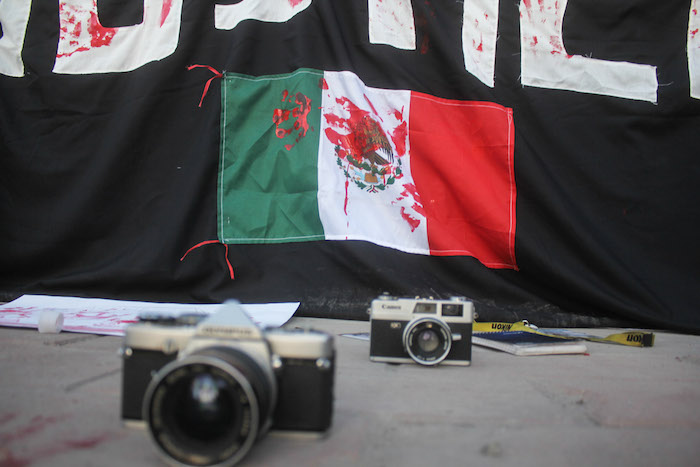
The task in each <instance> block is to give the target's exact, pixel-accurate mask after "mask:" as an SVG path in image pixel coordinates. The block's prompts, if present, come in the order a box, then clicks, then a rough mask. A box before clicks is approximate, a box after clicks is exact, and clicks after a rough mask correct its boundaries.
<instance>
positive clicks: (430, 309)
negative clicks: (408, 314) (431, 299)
mask: <svg viewBox="0 0 700 467" xmlns="http://www.w3.org/2000/svg"><path fill="white" fill-rule="evenodd" d="M413 312H414V313H425V314H431V315H435V314H437V304H436V303H421V302H418V303H416V307H415V308H414V309H413Z"/></svg>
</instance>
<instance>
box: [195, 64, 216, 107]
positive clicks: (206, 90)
mask: <svg viewBox="0 0 700 467" xmlns="http://www.w3.org/2000/svg"><path fill="white" fill-rule="evenodd" d="M195 68H206V69H208V70H209V71H211V72H212V73H214V76H212V77H211V78H209V80H208V81H207V83H206V84H205V85H204V92H202V98H201V99H200V100H199V106H198V107H201V106H202V102H204V96H206V95H207V92H209V86H210V85H211V82H212V81H214V80H215V79H216V78H222V77H223V76H224V74H223V73H222V72H220V71H218V70H217V69H215V68H214V67H211V66H209V65H190V66H188V67H187V71H190V70H193V69H195Z"/></svg>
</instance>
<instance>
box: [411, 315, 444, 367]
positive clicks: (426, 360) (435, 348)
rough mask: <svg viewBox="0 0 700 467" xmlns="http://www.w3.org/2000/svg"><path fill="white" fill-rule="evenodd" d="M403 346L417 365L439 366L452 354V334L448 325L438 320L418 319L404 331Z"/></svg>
mask: <svg viewBox="0 0 700 467" xmlns="http://www.w3.org/2000/svg"><path fill="white" fill-rule="evenodd" d="M403 346H404V350H405V351H406V352H407V353H408V354H409V355H410V356H411V358H412V359H413V360H414V361H415V362H416V363H419V364H421V365H437V364H438V363H440V362H441V361H443V360H444V359H445V358H446V357H447V355H448V354H449V353H450V349H451V347H452V334H451V332H450V328H449V326H448V325H447V323H445V322H443V321H441V320H439V319H437V318H433V317H422V318H416V319H414V320H413V321H411V322H410V323H408V325H406V328H405V329H404V332H403Z"/></svg>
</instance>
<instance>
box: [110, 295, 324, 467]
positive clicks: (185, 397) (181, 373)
mask: <svg viewBox="0 0 700 467" xmlns="http://www.w3.org/2000/svg"><path fill="white" fill-rule="evenodd" d="M122 354H123V380H122V401H121V402H122V404H121V408H122V419H123V420H124V421H125V422H126V423H127V424H130V425H134V424H135V425H142V426H143V425H145V426H146V427H147V428H148V431H149V433H150V435H151V438H152V440H153V441H154V442H155V444H156V445H157V447H158V448H159V451H160V452H161V454H163V455H164V456H165V457H166V460H169V461H172V460H174V461H175V462H176V463H179V464H184V465H233V464H235V463H237V462H238V461H239V460H240V459H242V458H243V457H244V456H245V454H246V453H247V452H248V450H249V449H250V448H251V446H252V445H253V444H254V442H255V441H256V439H258V438H259V437H260V436H261V435H263V434H264V433H265V432H267V431H268V430H269V429H274V430H286V431H300V432H307V433H316V434H322V433H323V432H325V431H326V430H327V429H328V428H329V427H330V424H331V418H332V411H333V383H334V373H335V348H334V343H333V337H332V336H331V335H329V334H326V333H324V332H320V331H313V330H285V329H282V328H275V329H268V330H262V329H260V328H259V327H258V326H257V325H256V324H255V323H254V322H253V321H252V320H251V319H250V317H249V316H248V315H247V314H246V313H245V311H243V309H242V308H241V306H240V305H239V304H238V303H237V302H227V303H226V304H224V305H222V307H221V309H220V310H219V311H217V312H215V313H213V314H211V315H205V314H201V315H200V314H190V315H181V316H178V317H169V316H162V315H154V316H145V317H141V318H140V321H139V322H138V323H135V324H132V325H130V326H128V327H127V328H126V331H125V336H124V346H123V348H122Z"/></svg>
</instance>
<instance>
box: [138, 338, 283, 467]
mask: <svg viewBox="0 0 700 467" xmlns="http://www.w3.org/2000/svg"><path fill="white" fill-rule="evenodd" d="M272 384H273V383H272V380H271V379H269V378H267V377H266V375H265V373H264V371H263V370H262V368H260V366H259V365H258V364H257V363H256V362H255V361H253V359H252V358H251V357H249V356H248V355H247V354H245V353H242V352H240V351H238V350H236V349H231V348H208V349H206V350H203V351H201V352H198V353H194V354H192V355H190V356H188V357H186V358H185V359H183V360H180V361H175V362H172V363H171V364H169V365H166V366H165V367H163V368H162V369H161V371H159V372H158V374H157V375H156V376H155V377H154V378H153V381H152V382H151V384H150V386H149V388H148V389H147V391H146V397H145V399H144V420H146V421H147V422H148V425H149V431H150V434H151V437H152V438H153V440H154V441H155V443H156V445H157V446H158V447H159V449H160V450H161V452H162V453H163V454H165V455H166V456H167V457H169V458H171V459H173V460H175V461H177V462H179V463H182V464H186V465H202V466H205V465H206V466H213V465H216V466H219V465H233V464H235V463H236V462H238V461H239V460H240V459H242V458H243V457H244V456H245V455H246V453H247V452H248V450H249V449H250V448H251V446H252V445H253V443H254V442H255V439H256V438H257V436H258V433H259V432H260V430H261V429H262V428H263V427H265V426H266V421H267V420H268V418H269V412H270V407H271V405H272V400H273V394H274V388H273V387H272Z"/></svg>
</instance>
